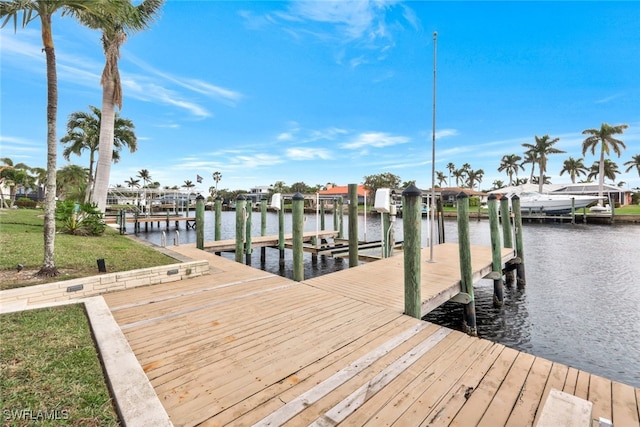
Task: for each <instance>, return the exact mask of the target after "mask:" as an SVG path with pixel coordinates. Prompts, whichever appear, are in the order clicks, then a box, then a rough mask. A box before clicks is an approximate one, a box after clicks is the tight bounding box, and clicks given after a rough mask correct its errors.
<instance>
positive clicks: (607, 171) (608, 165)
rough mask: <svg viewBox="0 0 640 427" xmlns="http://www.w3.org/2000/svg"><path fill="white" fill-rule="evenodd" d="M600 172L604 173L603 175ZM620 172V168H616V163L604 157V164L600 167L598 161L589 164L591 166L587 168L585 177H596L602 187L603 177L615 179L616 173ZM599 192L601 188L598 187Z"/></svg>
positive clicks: (601, 190)
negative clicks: (587, 172)
mask: <svg viewBox="0 0 640 427" xmlns="http://www.w3.org/2000/svg"><path fill="white" fill-rule="evenodd" d="M601 174H604V176H602V175H601ZM619 174H620V170H619V169H618V165H617V164H616V163H615V162H613V161H611V160H610V159H604V165H603V167H600V162H599V161H597V160H596V161H595V162H593V165H591V168H590V169H589V175H587V179H589V180H590V179H592V178H596V177H597V178H598V182H602V183H603V187H604V178H608V179H610V180H611V181H615V180H616V175H619ZM598 191H599V192H603V189H601V188H598Z"/></svg>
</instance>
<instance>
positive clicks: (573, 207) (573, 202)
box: [571, 197, 576, 225]
mask: <svg viewBox="0 0 640 427" xmlns="http://www.w3.org/2000/svg"><path fill="white" fill-rule="evenodd" d="M575 223H576V198H575V197H572V198H571V224H572V225H574V224H575Z"/></svg>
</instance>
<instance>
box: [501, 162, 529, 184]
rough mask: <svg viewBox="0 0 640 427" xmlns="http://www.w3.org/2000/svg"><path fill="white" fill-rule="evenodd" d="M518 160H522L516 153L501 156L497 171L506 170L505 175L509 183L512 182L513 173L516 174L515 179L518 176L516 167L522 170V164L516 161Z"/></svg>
mask: <svg viewBox="0 0 640 427" xmlns="http://www.w3.org/2000/svg"><path fill="white" fill-rule="evenodd" d="M520 160H522V157H520V156H518V155H516V154H505V155H504V156H502V160H501V161H500V167H499V168H498V172H502V171H506V172H507V176H509V185H512V184H513V175H514V174H515V175H516V179H517V178H518V169H522V170H524V166H522V165H521V164H520V163H518V162H519V161H520Z"/></svg>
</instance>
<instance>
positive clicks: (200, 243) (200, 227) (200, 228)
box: [196, 194, 204, 249]
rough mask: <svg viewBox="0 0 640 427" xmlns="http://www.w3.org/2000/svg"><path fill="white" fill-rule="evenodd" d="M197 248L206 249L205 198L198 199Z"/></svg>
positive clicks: (199, 196) (199, 195)
mask: <svg viewBox="0 0 640 427" xmlns="http://www.w3.org/2000/svg"><path fill="white" fill-rule="evenodd" d="M196 248H198V249H204V197H203V196H202V194H198V197H196Z"/></svg>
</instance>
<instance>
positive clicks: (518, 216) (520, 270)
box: [511, 194, 527, 288]
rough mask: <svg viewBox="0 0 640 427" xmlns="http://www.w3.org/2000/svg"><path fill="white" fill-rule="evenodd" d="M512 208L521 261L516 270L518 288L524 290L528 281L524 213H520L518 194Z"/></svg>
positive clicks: (514, 197)
mask: <svg viewBox="0 0 640 427" xmlns="http://www.w3.org/2000/svg"><path fill="white" fill-rule="evenodd" d="M511 207H512V209H513V215H514V222H515V228H516V255H517V256H518V258H519V259H520V263H519V264H518V266H517V268H516V276H517V280H516V284H517V285H518V288H524V286H525V285H526V284H527V280H526V279H525V275H524V243H523V241H522V213H521V212H520V197H518V195H517V194H516V195H515V196H513V197H512V198H511Z"/></svg>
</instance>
